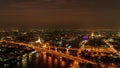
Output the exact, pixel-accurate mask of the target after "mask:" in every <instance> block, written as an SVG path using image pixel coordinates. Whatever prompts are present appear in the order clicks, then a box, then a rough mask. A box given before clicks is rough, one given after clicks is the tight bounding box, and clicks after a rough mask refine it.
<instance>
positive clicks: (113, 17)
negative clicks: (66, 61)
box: [0, 0, 120, 29]
mask: <svg viewBox="0 0 120 68" xmlns="http://www.w3.org/2000/svg"><path fill="white" fill-rule="evenodd" d="M119 3H120V1H118V0H116V1H109V0H106V1H102V0H101V1H94V0H91V1H89V0H84V1H82V0H81V1H80V0H69V1H68V0H35V1H34V0H19V1H15V0H10V1H9V0H1V1H0V27H5V28H8V27H20V28H31V27H39V28H40V27H41V28H77V29H120V27H119V26H120V23H119V22H120V20H119V17H120V14H119V12H120V8H119V7H120V5H119Z"/></svg>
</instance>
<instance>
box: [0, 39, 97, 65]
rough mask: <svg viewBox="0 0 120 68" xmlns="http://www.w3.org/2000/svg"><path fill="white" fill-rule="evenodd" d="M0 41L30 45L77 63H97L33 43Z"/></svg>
mask: <svg viewBox="0 0 120 68" xmlns="http://www.w3.org/2000/svg"><path fill="white" fill-rule="evenodd" d="M0 42H5V43H12V44H18V45H21V46H27V47H32V48H33V49H35V50H37V51H45V52H47V53H50V54H55V55H57V56H59V57H64V58H66V59H70V60H73V61H77V62H79V63H88V64H93V65H97V63H96V62H94V61H90V60H86V59H84V58H81V57H76V56H72V55H69V54H65V53H61V52H58V51H55V50H51V49H46V48H41V47H39V46H34V45H31V44H26V43H21V42H14V41H6V40H0ZM55 48H57V47H55ZM58 48H59V47H58ZM71 50H72V48H71ZM75 50H79V49H75Z"/></svg>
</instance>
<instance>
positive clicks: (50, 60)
mask: <svg viewBox="0 0 120 68" xmlns="http://www.w3.org/2000/svg"><path fill="white" fill-rule="evenodd" d="M48 66H49V68H52V57H51V56H49V57H48Z"/></svg>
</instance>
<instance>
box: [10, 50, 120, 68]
mask: <svg viewBox="0 0 120 68" xmlns="http://www.w3.org/2000/svg"><path fill="white" fill-rule="evenodd" d="M10 68H119V67H116V66H115V65H113V64H112V65H106V66H98V65H97V66H94V65H91V64H86V63H83V64H82V63H81V64H80V63H78V62H77V61H72V60H68V59H65V58H61V57H58V56H55V55H48V54H46V52H37V53H35V52H31V53H29V54H25V55H23V57H22V60H21V61H19V62H17V63H16V64H13V65H12V66H10Z"/></svg>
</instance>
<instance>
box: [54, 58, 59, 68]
mask: <svg viewBox="0 0 120 68" xmlns="http://www.w3.org/2000/svg"><path fill="white" fill-rule="evenodd" d="M54 65H55V67H57V66H58V59H57V58H55V59H54Z"/></svg>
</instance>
